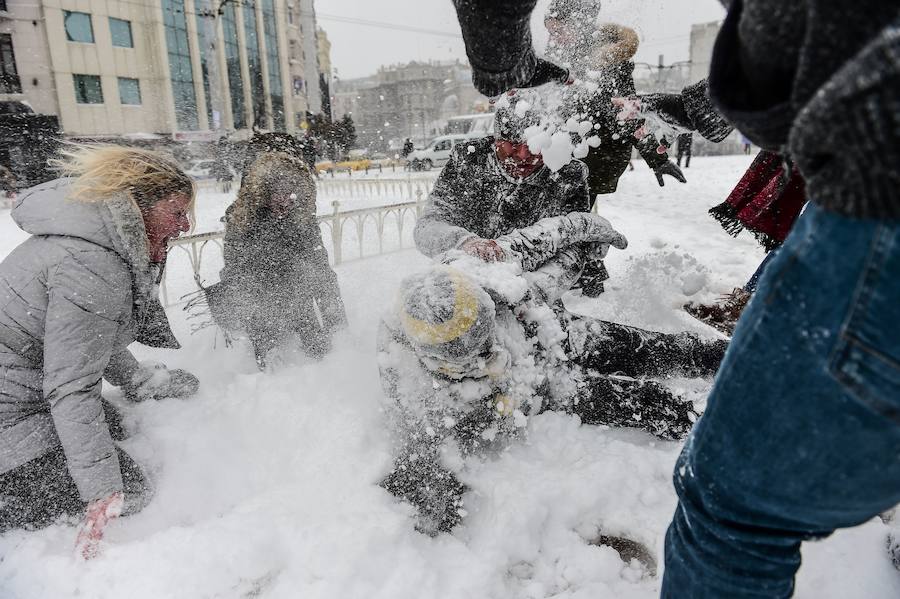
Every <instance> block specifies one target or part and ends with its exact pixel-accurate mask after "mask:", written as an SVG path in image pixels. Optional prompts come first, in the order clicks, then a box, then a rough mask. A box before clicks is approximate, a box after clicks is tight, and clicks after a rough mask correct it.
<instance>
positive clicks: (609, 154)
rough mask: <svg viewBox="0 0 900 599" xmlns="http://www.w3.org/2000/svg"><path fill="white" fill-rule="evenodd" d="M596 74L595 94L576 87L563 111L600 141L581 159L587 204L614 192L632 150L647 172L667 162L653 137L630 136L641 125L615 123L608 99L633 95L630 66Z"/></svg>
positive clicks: (615, 66)
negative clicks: (585, 123)
mask: <svg viewBox="0 0 900 599" xmlns="http://www.w3.org/2000/svg"><path fill="white" fill-rule="evenodd" d="M598 72H599V74H600V75H599V77H597V82H598V83H599V87H598V88H597V90H596V91H593V92H590V93H587V92H586V91H585V90H583V89H578V88H577V87H576V88H575V89H574V90H573V91H571V92H570V99H569V106H568V109H567V112H569V113H570V114H574V115H576V118H578V119H579V120H588V121H590V122H592V123H593V124H594V130H593V131H591V132H590V133H589V134H588V135H590V136H596V137H598V138H599V140H600V145H598V146H596V147H591V148H590V150H589V151H588V155H587V156H586V157H584V158H582V159H581V160H582V162H584V163H585V164H586V165H587V167H588V185H589V187H590V194H591V196H590V197H591V201H593V200H594V199H595V198H596V197H597V194H608V193H613V192H615V191H616V187H618V185H619V178H620V177H621V176H622V173H624V172H625V169H626V168H628V163H629V162H630V161H631V149H632V148H635V149H637V151H638V153H639V154H640V155H641V158H643V159H644V161H645V162H646V163H647V166H649V167H650V168H651V169H655V168H657V167H658V166H660V165H662V164H664V163H665V162H667V161H668V160H669V157H668V155H667V154H665V153H662V154H660V153H659V152H657V148H658V147H659V142H658V140H657V139H656V138H655V137H653V136H652V135H651V136H647V137H644V138H643V139H640V140H639V139H637V138H636V137H635V136H634V133H635V131H637V130H638V128H640V126H641V124H642V121H640V120H631V121H619V120H617V119H616V113H617V108H616V107H615V106H614V105H613V103H612V99H613V98H615V97H623V96H633V95H635V94H636V93H637V92H636V91H635V88H634V63H633V62H619V63H615V64H612V65H610V66H608V67H603V68H600V69H599V70H598ZM567 116H568V115H567ZM598 125H599V127H598Z"/></svg>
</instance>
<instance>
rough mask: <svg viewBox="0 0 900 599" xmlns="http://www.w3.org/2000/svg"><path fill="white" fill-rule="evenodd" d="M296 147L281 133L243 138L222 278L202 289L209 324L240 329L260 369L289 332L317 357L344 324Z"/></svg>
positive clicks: (307, 175)
mask: <svg viewBox="0 0 900 599" xmlns="http://www.w3.org/2000/svg"><path fill="white" fill-rule="evenodd" d="M302 152H303V146H302V144H301V143H300V142H299V141H298V140H297V139H296V138H294V137H292V136H290V135H288V134H286V133H265V134H257V135H255V136H254V137H253V139H252V140H251V141H250V146H249V148H248V150H247V156H246V158H245V162H244V164H245V168H244V177H243V180H242V181H241V189H240V191H239V192H238V196H237V200H235V202H234V203H233V204H232V205H231V206H229V207H228V210H227V211H226V213H225V268H223V269H222V272H221V282H220V283H218V284H216V285H213V286H211V287H208V288H206V289H205V291H206V297H207V300H208V302H209V307H210V311H211V312H212V315H213V317H214V318H215V320H216V322H217V323H218V324H219V326H221V327H222V328H223V329H224V330H226V331H237V330H243V331H246V333H247V335H248V336H249V337H250V341H251V343H252V344H253V350H254V353H255V355H256V362H257V364H258V365H259V367H260V368H261V369H262V368H264V367H265V364H266V356H267V354H268V353H269V352H270V351H271V350H272V349H273V348H275V347H276V346H278V345H279V344H281V343H283V342H285V341H287V340H288V339H289V338H290V337H291V336H292V335H297V338H298V340H299V343H300V345H301V348H302V349H303V350H304V351H305V352H306V353H307V354H309V355H310V356H312V357H315V358H319V357H321V356H323V355H324V354H325V353H326V352H327V351H328V350H329V348H330V345H331V335H332V333H333V332H334V331H335V330H336V329H338V328H341V327H343V326H345V325H346V322H347V316H346V314H345V312H344V303H343V301H342V300H341V291H340V288H339V287H338V282H337V275H336V274H335V273H334V271H333V270H332V269H331V266H330V265H329V264H328V253H327V252H326V251H325V248H324V246H323V245H322V234H321V232H320V230H319V223H318V221H317V220H316V186H315V183H314V182H313V179H312V175H311V174H310V171H309V168H308V167H307V166H306V164H304V162H303V154H302ZM313 302H315V303H316V304H317V305H318V307H319V311H320V312H321V314H322V321H321V322H320V321H319V318H318V317H317V315H316V311H315V307H314V305H313Z"/></svg>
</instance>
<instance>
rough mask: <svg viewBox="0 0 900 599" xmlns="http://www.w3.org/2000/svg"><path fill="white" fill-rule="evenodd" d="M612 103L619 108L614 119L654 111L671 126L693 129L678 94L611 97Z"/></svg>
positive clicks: (623, 119) (628, 118)
mask: <svg viewBox="0 0 900 599" xmlns="http://www.w3.org/2000/svg"><path fill="white" fill-rule="evenodd" d="M612 103H613V106H616V107H617V108H618V109H619V112H618V113H616V119H617V120H620V121H630V120H634V119H639V118H644V116H646V114H647V113H648V112H654V113H656V114H657V115H659V118H661V119H662V120H663V121H664V122H666V123H668V124H669V125H671V126H673V127H679V128H681V129H685V130H687V131H693V129H694V125H693V123H692V122H691V119H690V118H689V117H688V114H687V110H686V109H685V107H684V99H683V98H682V97H681V95H680V94H647V95H644V96H629V97H621V98H613V99H612Z"/></svg>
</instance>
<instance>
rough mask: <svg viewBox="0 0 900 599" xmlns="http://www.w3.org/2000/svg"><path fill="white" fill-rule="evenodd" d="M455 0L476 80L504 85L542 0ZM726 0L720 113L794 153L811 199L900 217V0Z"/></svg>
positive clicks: (715, 86)
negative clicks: (482, 78) (899, 195)
mask: <svg viewBox="0 0 900 599" xmlns="http://www.w3.org/2000/svg"><path fill="white" fill-rule="evenodd" d="M455 4H456V7H457V12H458V15H459V22H460V26H461V28H462V33H463V38H464V39H465V42H466V52H467V54H468V55H469V61H470V63H471V64H472V69H473V79H475V78H477V77H479V76H482V73H481V72H482V71H484V73H485V74H486V75H487V76H490V77H491V78H493V79H496V80H502V81H508V82H509V87H515V86H516V85H518V84H520V83H521V82H522V81H526V80H527V79H528V76H530V72H529V71H528V69H529V68H531V71H533V67H529V65H532V64H533V63H534V52H533V50H532V49H531V36H530V32H529V31H528V24H529V23H528V20H529V16H530V14H531V11H532V10H533V9H534V5H535V2H534V1H533V0H529V1H527V2H511V1H509V0H507V1H505V2H498V1H496V0H456V1H455ZM722 4H723V6H725V7H726V8H728V16H727V18H726V19H725V23H724V24H723V26H722V30H721V31H720V32H719V37H718V39H717V40H716V45H715V49H714V51H713V57H712V64H711V67H710V78H709V95H710V97H711V99H712V100H713V103H714V104H715V106H716V108H717V109H718V110H719V112H720V113H721V114H723V115H724V116H725V117H726V118H727V119H728V120H729V121H730V122H731V124H732V125H734V126H736V127H737V128H738V129H739V130H740V131H741V132H742V133H744V134H746V135H747V137H748V138H750V139H751V140H752V141H753V142H754V143H755V144H757V145H759V146H762V147H763V148H765V149H769V150H774V151H780V152H786V153H788V154H790V155H791V156H792V157H793V158H794V159H795V160H796V162H797V164H798V166H799V167H800V171H801V173H802V174H803V177H804V179H806V181H807V186H808V187H807V189H808V192H809V197H810V199H811V200H812V201H815V202H817V203H818V204H820V205H821V206H822V207H823V208H825V209H828V210H833V211H836V212H839V213H841V214H843V215H845V216H850V217H857V218H882V219H891V220H896V219H898V218H900V201H898V200H897V191H896V190H897V188H898V187H900V169H898V168H897V165H898V164H900V144H898V143H897V131H898V130H900V4H898V3H897V2H885V1H884V0H861V1H855V0H852V1H851V0H801V1H799V2H783V1H782V0H723V2H722ZM498 36H499V37H498ZM498 39H499V40H501V41H502V43H498ZM523 73H524V74H525V75H527V76H524V77H523V76H522V75H523ZM692 91H693V94H692V96H691V102H695V103H696V105H697V106H698V105H700V104H702V101H703V95H702V93H700V92H701V91H702V88H700V87H699V86H698V87H697V88H696V89H693V90H692ZM697 106H693V107H692V108H693V109H696V107H697ZM698 130H700V129H699V128H698ZM700 132H701V134H703V135H704V137H707V135H706V134H705V133H703V132H702V130H701V131H700Z"/></svg>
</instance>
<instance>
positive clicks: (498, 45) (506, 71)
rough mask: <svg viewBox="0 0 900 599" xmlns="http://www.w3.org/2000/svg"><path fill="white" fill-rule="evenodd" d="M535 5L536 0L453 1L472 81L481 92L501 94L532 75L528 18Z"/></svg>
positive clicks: (532, 55) (535, 64)
mask: <svg viewBox="0 0 900 599" xmlns="http://www.w3.org/2000/svg"><path fill="white" fill-rule="evenodd" d="M535 4H537V0H518V1H515V2H511V1H501V0H453V5H454V6H455V7H456V14H457V17H458V18H459V26H460V28H461V29H462V35H463V40H464V41H465V44H466V54H467V55H468V57H469V63H470V64H471V65H472V82H473V83H474V84H475V87H476V88H477V89H478V90H479V91H481V92H482V93H487V95H496V94H498V93H502V92H503V91H506V90H508V89H511V88H513V87H518V86H520V85H522V84H523V83H525V82H526V81H529V80H530V79H531V78H532V76H533V75H534V71H535V69H536V68H537V57H536V56H535V54H534V49H533V48H532V44H531V28H530V23H529V18H530V16H531V11H532V10H534V7H535ZM497 90H499V91H497Z"/></svg>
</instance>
